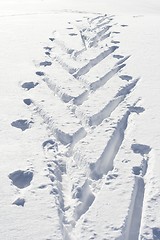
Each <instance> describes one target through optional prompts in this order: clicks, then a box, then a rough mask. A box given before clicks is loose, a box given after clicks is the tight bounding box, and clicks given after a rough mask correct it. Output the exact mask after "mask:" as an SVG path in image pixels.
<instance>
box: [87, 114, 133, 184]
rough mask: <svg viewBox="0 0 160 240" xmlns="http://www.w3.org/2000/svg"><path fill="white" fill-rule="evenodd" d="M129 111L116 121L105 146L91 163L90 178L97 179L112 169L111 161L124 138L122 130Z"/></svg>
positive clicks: (126, 123)
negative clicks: (95, 160) (94, 161)
mask: <svg viewBox="0 0 160 240" xmlns="http://www.w3.org/2000/svg"><path fill="white" fill-rule="evenodd" d="M129 115H130V111H127V112H126V114H125V115H124V116H123V118H122V119H121V120H120V121H119V122H118V124H117V127H116V129H115V131H114V132H113V134H112V136H111V138H110V140H109V142H108V144H107V146H106V147H105V149H104V151H103V153H102V155H101V157H100V158H99V159H98V160H97V162H96V163H94V164H91V165H90V168H91V173H90V176H91V178H92V179H95V180H98V179H100V178H102V176H103V174H107V173H108V172H109V171H111V170H112V169H113V166H114V165H113V161H114V158H115V156H116V154H117V153H118V151H119V148H120V146H121V144H122V142H123V139H124V132H125V130H126V128H127V125H128V117H129Z"/></svg>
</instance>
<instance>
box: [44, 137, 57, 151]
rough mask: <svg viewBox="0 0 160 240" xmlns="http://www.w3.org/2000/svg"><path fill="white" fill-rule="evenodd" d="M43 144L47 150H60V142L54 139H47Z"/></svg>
mask: <svg viewBox="0 0 160 240" xmlns="http://www.w3.org/2000/svg"><path fill="white" fill-rule="evenodd" d="M42 146H43V149H44V150H45V151H51V152H54V153H56V152H58V144H57V143H56V142H55V141H54V140H52V139H49V140H47V141H45V142H44V143H43V144H42Z"/></svg>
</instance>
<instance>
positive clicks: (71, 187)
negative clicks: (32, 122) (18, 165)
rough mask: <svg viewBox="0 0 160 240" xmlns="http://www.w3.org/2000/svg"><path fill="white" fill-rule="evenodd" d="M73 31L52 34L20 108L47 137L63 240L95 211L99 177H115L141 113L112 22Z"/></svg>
mask: <svg viewBox="0 0 160 240" xmlns="http://www.w3.org/2000/svg"><path fill="white" fill-rule="evenodd" d="M72 25H73V27H72ZM72 25H71V24H70V25H69V27H67V28H66V29H65V31H64V32H63V33H60V34H57V31H55V32H54V33H53V34H52V36H51V37H50V38H49V43H47V44H45V46H44V47H43V49H44V59H41V60H40V61H39V63H38V64H36V68H37V71H36V78H37V82H26V83H23V84H22V85H21V87H22V89H23V90H24V91H25V98H24V99H23V102H24V104H25V105H26V106H27V107H28V108H29V109H30V110H31V111H32V112H33V113H34V114H36V115H37V116H40V117H41V119H42V120H43V123H44V124H45V125H46V128H47V129H48V131H49V132H50V133H51V136H52V138H50V139H48V140H46V141H44V142H43V143H42V148H43V151H44V156H45V158H46V159H47V160H46V162H47V170H48V175H47V177H48V178H49V179H50V182H51V183H52V191H51V194H52V195H54V196H55V198H56V207H57V211H58V215H59V227H60V229H61V232H62V237H63V240H71V239H72V240H73V239H75V240H77V239H76V237H73V238H72V233H73V232H74V231H76V229H77V228H78V226H79V223H80V222H81V219H82V218H83V217H84V216H87V215H88V213H89V212H90V211H92V207H93V206H94V203H95V202H96V201H97V199H98V194H99V193H100V192H101V189H102V187H103V185H104V177H105V176H106V177H109V173H110V172H113V171H114V168H115V162H116V160H115V159H116V156H117V154H118V153H119V151H120V149H121V147H122V145H123V141H124V139H125V133H126V131H127V130H128V128H129V119H130V117H131V116H132V115H133V113H135V112H136V111H137V113H138V111H139V112H141V110H142V109H140V108H138V107H136V101H137V99H136V101H135V99H132V93H133V92H134V91H135V89H136V87H137V83H138V81H139V79H137V78H134V77H132V76H130V75H129V74H126V75H124V74H123V70H124V69H125V68H126V66H127V61H128V60H129V57H130V55H128V56H122V54H121V49H120V41H119V40H118V38H117V35H118V33H119V28H118V27H117V23H114V16H108V15H100V14H99V15H96V16H95V17H93V18H88V19H87V20H86V21H85V20H84V19H83V20H81V19H77V20H76V24H72ZM113 36H114V40H113ZM63 37H64V38H63ZM73 39H74V41H73ZM97 137H98V139H99V142H98V143H97ZM135 148H136V146H133V152H134V151H136V150H135ZM133 172H134V174H135V186H136V187H135V192H134V194H133V197H132V203H131V206H130V211H129V215H128V222H126V228H125V230H124V232H125V236H126V238H125V240H128V239H129V240H133V239H135V240H136V239H137V236H138V235H139V228H140V223H141V211H140V209H141V208H142V205H143V197H144V181H143V176H144V175H145V173H146V172H145V170H144V172H143V176H138V175H136V173H137V172H138V170H137V169H136V168H134V169H133ZM135 209H138V210H137V211H138V212H139V215H138V218H137V219H136V217H135V214H134V212H135Z"/></svg>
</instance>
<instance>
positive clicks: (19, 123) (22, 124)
mask: <svg viewBox="0 0 160 240" xmlns="http://www.w3.org/2000/svg"><path fill="white" fill-rule="evenodd" d="M28 103H29V102H28ZM32 124H33V121H29V120H27V119H24V120H23V119H19V120H16V121H14V122H12V123H11V126H12V127H16V128H20V129H21V130H22V131H25V130H27V129H28V128H30V127H31V125H32Z"/></svg>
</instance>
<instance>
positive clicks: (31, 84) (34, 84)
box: [22, 82, 39, 91]
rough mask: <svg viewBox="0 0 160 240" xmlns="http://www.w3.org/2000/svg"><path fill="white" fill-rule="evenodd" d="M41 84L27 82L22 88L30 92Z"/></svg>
mask: <svg viewBox="0 0 160 240" xmlns="http://www.w3.org/2000/svg"><path fill="white" fill-rule="evenodd" d="M38 84H39V83H37V82H36V83H35V82H25V83H23V84H22V88H24V89H26V90H27V91H28V90H30V89H31V88H34V87H36V86H37V85H38Z"/></svg>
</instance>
